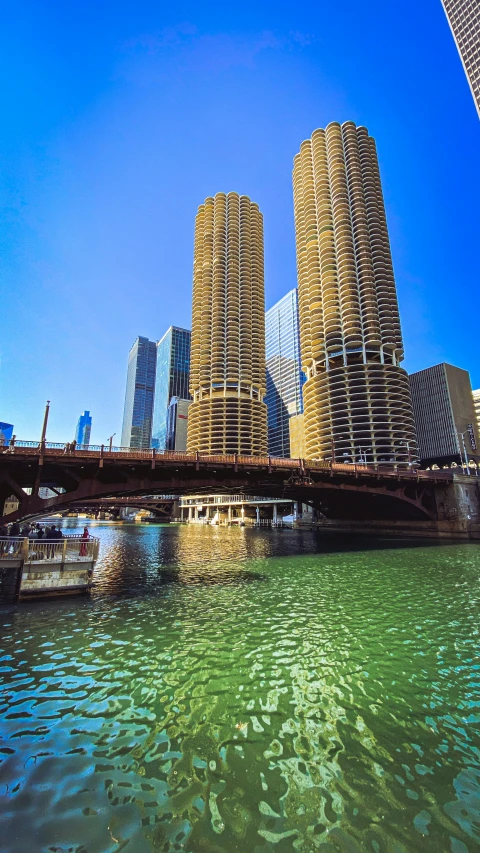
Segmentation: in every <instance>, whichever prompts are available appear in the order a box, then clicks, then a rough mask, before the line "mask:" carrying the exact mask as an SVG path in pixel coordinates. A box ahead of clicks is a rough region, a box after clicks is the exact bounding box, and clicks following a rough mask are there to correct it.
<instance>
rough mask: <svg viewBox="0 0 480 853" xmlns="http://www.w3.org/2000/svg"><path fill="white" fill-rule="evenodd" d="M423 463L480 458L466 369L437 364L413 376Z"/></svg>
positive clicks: (414, 399)
mask: <svg viewBox="0 0 480 853" xmlns="http://www.w3.org/2000/svg"><path fill="white" fill-rule="evenodd" d="M410 386H411V389H412V401H413V411H414V415H415V425H416V428H417V438H418V450H419V454H420V459H421V461H422V463H423V464H425V465H431V464H437V465H448V464H450V463H452V462H457V463H458V462H465V457H467V459H468V460H470V459H473V460H474V461H480V448H479V442H480V436H479V434H478V424H477V418H476V413H475V405H474V401H473V394H472V386H471V384H470V376H469V373H468V371H467V370H462V369H461V368H460V367H453V365H451V364H445V363H443V364H436V365H435V366H434V367H428V368H427V369H426V370H419V371H418V373H412V374H411V376H410Z"/></svg>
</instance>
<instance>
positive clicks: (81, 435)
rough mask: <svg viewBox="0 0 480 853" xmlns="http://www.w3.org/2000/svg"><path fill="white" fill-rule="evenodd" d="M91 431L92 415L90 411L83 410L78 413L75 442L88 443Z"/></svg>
mask: <svg viewBox="0 0 480 853" xmlns="http://www.w3.org/2000/svg"><path fill="white" fill-rule="evenodd" d="M91 431H92V417H91V415H90V412H87V411H85V412H84V413H83V415H80V417H79V419H78V424H77V431H76V433H75V441H76V442H77V444H90V433H91Z"/></svg>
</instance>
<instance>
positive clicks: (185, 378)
mask: <svg viewBox="0 0 480 853" xmlns="http://www.w3.org/2000/svg"><path fill="white" fill-rule="evenodd" d="M191 336H192V335H191V332H190V329H181V328H179V327H178V326H170V328H169V329H167V331H166V332H165V334H164V336H163V338H161V339H160V340H159V342H158V344H157V367H156V380H155V405H154V411H153V430H152V446H153V447H155V448H157V450H167V449H168V448H167V416H168V407H169V405H170V401H171V400H172V397H175V398H178V399H181V400H186V401H188V400H190V393H189V390H188V385H189V381H190V342H191Z"/></svg>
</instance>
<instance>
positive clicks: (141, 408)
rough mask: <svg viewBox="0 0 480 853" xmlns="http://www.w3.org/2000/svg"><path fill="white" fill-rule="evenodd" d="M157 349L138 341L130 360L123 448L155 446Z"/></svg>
mask: <svg viewBox="0 0 480 853" xmlns="http://www.w3.org/2000/svg"><path fill="white" fill-rule="evenodd" d="M156 361H157V345H156V343H155V341H149V340H148V338H143V337H138V338H137V340H136V341H135V343H134V345H133V347H132V348H131V350H130V353H129V356H128V369H127V387H126V391H125V406H124V410H123V426H122V447H135V448H140V449H146V448H149V447H150V446H151V440H152V415H153V399H154V393H155V368H156Z"/></svg>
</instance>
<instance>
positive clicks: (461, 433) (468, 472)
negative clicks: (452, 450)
mask: <svg viewBox="0 0 480 853" xmlns="http://www.w3.org/2000/svg"><path fill="white" fill-rule="evenodd" d="M467 432H468V430H465V432H460V430H457V435H459V436H460V437H461V439H462V444H463V453H464V456H465V465H466V468H467V474H468V476H469V477H471V471H470V465H469V464H468V456H467V447H466V444H465V435H466V433H467ZM458 449H459V451H460V461H461V462H462V468H463V461H462V446H461V444H460V442H458Z"/></svg>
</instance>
